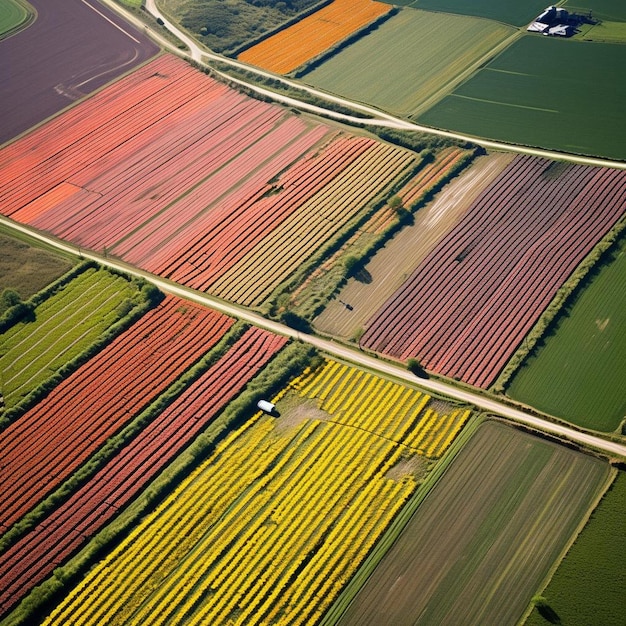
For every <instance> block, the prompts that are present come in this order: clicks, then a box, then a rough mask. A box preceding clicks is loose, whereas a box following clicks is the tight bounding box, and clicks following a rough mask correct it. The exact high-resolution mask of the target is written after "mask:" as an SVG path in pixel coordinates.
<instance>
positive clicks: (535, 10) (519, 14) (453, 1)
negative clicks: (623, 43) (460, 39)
mask: <svg viewBox="0 0 626 626" xmlns="http://www.w3.org/2000/svg"><path fill="white" fill-rule="evenodd" d="M384 1H385V2H391V4H397V5H401V6H408V7H413V8H415V9H424V10H426V11H441V12H444V13H457V14H460V15H473V16H475V17H485V18H488V19H490V20H496V21H498V22H504V23H505V24H512V25H513V26H524V25H526V24H528V23H529V22H531V21H532V19H533V17H535V16H537V15H539V13H541V12H542V11H543V10H544V9H545V8H546V6H548V4H549V3H546V2H545V0H473V1H472V2H467V0H384ZM581 1H584V0H577V2H581ZM600 1H602V0H600ZM608 1H609V2H612V1H614V0H608ZM568 8H569V7H568Z"/></svg>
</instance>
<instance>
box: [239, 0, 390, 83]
mask: <svg viewBox="0 0 626 626" xmlns="http://www.w3.org/2000/svg"><path fill="white" fill-rule="evenodd" d="M390 10H391V6H390V5H387V4H382V3H381V2H373V1H372V0H335V1H334V2H331V3H330V4H329V5H327V6H325V7H324V8H322V9H320V10H319V11H316V12H315V13H313V14H312V15H309V16H308V17H305V18H304V19H302V20H300V21H299V22H297V23H296V24H293V26H290V27H289V28H285V29H284V30H281V31H279V32H278V33H276V34H275V35H273V36H272V37H268V38H267V39H264V40H263V41H261V42H260V43H258V44H257V45H256V46H252V47H251V48H248V49H247V50H244V52H242V53H241V54H240V55H239V57H238V58H239V60H240V61H244V62H246V63H251V64H252V65H258V66H259V67H263V68H265V69H266V70H271V71H272V72H277V73H279V74H286V73H288V72H291V71H292V70H294V69H296V67H299V66H300V65H302V64H303V63H305V62H306V61H308V60H310V59H312V58H313V57H316V56H317V55H318V54H321V53H322V52H324V50H327V49H328V48H330V47H331V46H334V45H335V44H336V43H338V42H339V41H341V40H342V39H345V38H346V37H347V36H348V35H350V34H352V33H353V32H354V31H356V30H359V28H362V27H363V26H365V25H366V24H369V23H370V22H373V21H374V20H375V19H376V18H377V17H380V16H381V15H384V14H385V13H388V12H389V11H390Z"/></svg>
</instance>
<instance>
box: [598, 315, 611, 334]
mask: <svg viewBox="0 0 626 626" xmlns="http://www.w3.org/2000/svg"><path fill="white" fill-rule="evenodd" d="M609 321H610V318H608V317H607V318H606V319H605V320H596V326H597V327H598V330H599V331H600V332H602V331H603V330H604V329H605V328H606V327H607V326H608V325H609Z"/></svg>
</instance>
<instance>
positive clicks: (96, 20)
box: [0, 0, 158, 144]
mask: <svg viewBox="0 0 626 626" xmlns="http://www.w3.org/2000/svg"><path fill="white" fill-rule="evenodd" d="M29 3H30V5H32V7H33V8H34V9H35V11H36V12H37V18H36V19H35V21H34V22H33V23H32V24H31V25H30V26H29V27H28V28H26V29H24V30H22V31H21V32H19V33H17V34H15V35H13V36H12V37H8V38H7V39H4V40H2V41H0V55H2V57H3V58H4V59H7V60H10V66H11V71H10V72H5V73H4V74H3V80H2V81H0V118H2V125H1V126H0V144H2V143H4V142H5V141H8V140H9V139H13V138H14V137H16V136H17V135H19V134H20V133H22V132H24V131H25V130H27V129H29V128H31V127H32V126H34V125H35V124H38V123H40V122H41V121H43V120H45V119H46V118H48V117H49V116H51V115H53V114H55V113H58V112H59V111H61V110H62V109H64V108H65V107H66V106H67V105H69V104H71V103H72V102H74V101H75V100H77V99H79V98H82V97H83V96H85V95H86V94H89V93H92V92H94V91H95V90H96V89H98V88H99V87H102V86H103V85H104V84H106V83H107V82H108V81H110V80H112V79H114V78H116V77H117V76H120V75H121V74H123V73H124V72H127V71H129V70H130V69H132V68H133V67H136V66H138V65H140V64H141V63H142V62H144V61H145V60H146V59H149V58H150V57H152V56H154V55H155V54H156V53H157V52H158V47H157V46H156V44H154V43H152V42H151V40H149V39H148V38H147V37H146V36H145V35H143V34H142V33H140V32H139V31H137V30H135V29H134V28H133V27H132V26H130V25H129V24H127V23H125V22H124V21H123V20H122V19H121V18H119V17H117V16H116V14H115V13H113V12H111V11H110V10H109V9H107V8H106V6H104V5H102V4H101V3H99V2H96V0H29ZM96 9H97V10H96Z"/></svg>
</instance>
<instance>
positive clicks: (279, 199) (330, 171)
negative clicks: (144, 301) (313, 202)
mask: <svg viewBox="0 0 626 626" xmlns="http://www.w3.org/2000/svg"><path fill="white" fill-rule="evenodd" d="M370 145H371V141H370V140H367V139H364V138H359V139H357V138H348V137H340V138H336V139H335V140H333V141H331V142H330V143H329V144H327V145H326V146H325V147H324V148H323V150H321V152H320V153H319V154H317V155H314V156H310V157H307V158H305V159H303V160H301V161H300V162H299V163H297V164H296V165H294V167H292V168H290V169H289V170H288V171H287V172H285V173H284V174H283V175H281V176H280V178H279V179H278V181H277V182H276V183H275V184H274V185H269V184H266V185H265V186H264V187H262V188H261V189H260V190H259V191H258V192H256V195H253V196H251V197H249V198H246V199H245V202H240V203H238V204H235V202H236V200H237V199H236V198H233V199H232V200H231V201H230V202H229V203H228V204H227V205H225V206H224V212H225V215H227V216H228V219H227V221H226V219H219V220H218V219H217V218H218V217H219V216H216V218H213V216H212V215H207V216H206V218H205V219H204V220H202V221H201V222H199V225H200V226H201V227H202V232H203V236H202V238H200V239H198V240H197V241H195V242H193V243H192V244H191V245H184V246H182V247H181V249H180V251H178V253H177V257H174V254H173V253H174V251H172V252H171V253H170V254H166V252H168V250H169V246H164V247H163V248H162V250H161V251H160V252H159V255H158V256H159V258H162V259H163V265H157V266H154V267H153V266H150V269H151V270H152V271H157V272H159V273H163V274H164V275H166V276H168V277H170V278H172V279H174V280H178V281H180V282H184V283H185V284H188V285H190V286H192V287H195V288H197V289H208V288H209V286H210V285H211V283H212V282H215V280H217V279H218V278H219V277H220V276H221V275H222V274H223V273H224V272H225V271H227V270H228V269H229V268H230V267H232V266H233V265H234V264H235V263H236V262H237V261H239V260H240V259H241V258H242V257H243V256H244V255H245V254H246V253H247V252H249V251H250V250H251V249H253V248H254V246H256V245H257V244H258V242H259V241H260V240H262V239H263V238H264V237H266V236H268V235H269V234H270V233H271V232H272V230H273V229H274V228H276V227H278V226H280V224H281V223H282V222H284V221H285V220H286V219H287V218H288V217H289V216H290V215H292V214H293V213H294V211H296V210H297V209H298V207H300V206H301V205H302V204H303V203H305V202H306V201H307V200H309V199H310V198H311V197H312V196H313V195H314V194H315V193H318V192H319V191H320V189H322V188H323V187H324V186H325V185H327V184H329V183H330V182H331V181H332V180H334V179H335V178H336V177H338V176H341V175H342V173H343V172H344V171H347V170H348V169H349V168H350V167H351V166H352V164H353V163H354V161H355V160H356V159H357V158H358V157H359V156H360V155H361V154H362V153H363V152H364V151H365V150H367V149H368V148H369V147H370Z"/></svg>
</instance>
